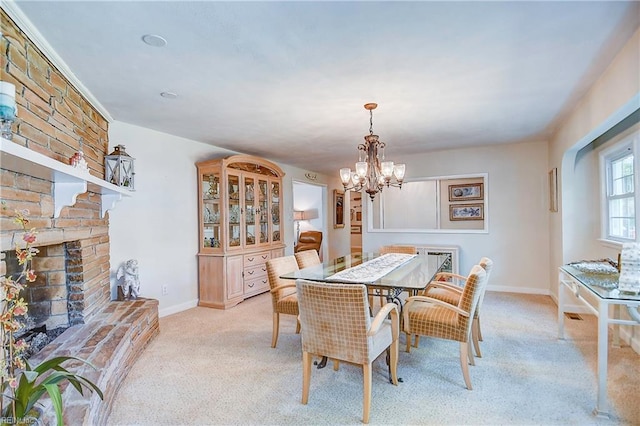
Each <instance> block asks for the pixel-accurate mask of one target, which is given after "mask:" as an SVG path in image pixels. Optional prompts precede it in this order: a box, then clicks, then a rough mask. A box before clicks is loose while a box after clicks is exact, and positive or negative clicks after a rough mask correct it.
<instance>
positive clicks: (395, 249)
mask: <svg viewBox="0 0 640 426" xmlns="http://www.w3.org/2000/svg"><path fill="white" fill-rule="evenodd" d="M378 252H379V253H380V254H387V253H402V254H416V253H418V249H417V247H416V246H409V245H387V246H382V247H380V249H379V250H378ZM370 290H374V291H375V292H376V293H377V294H378V298H379V299H380V306H382V305H384V304H385V302H386V300H387V299H386V296H385V293H384V292H385V290H384V289H381V288H373V287H371V286H370ZM373 296H374V295H373V294H371V293H370V294H369V304H370V305H372V306H373Z"/></svg>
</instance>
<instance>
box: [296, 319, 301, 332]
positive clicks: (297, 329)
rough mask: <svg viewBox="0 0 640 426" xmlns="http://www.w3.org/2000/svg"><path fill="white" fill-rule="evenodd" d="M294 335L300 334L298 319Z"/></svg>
mask: <svg viewBox="0 0 640 426" xmlns="http://www.w3.org/2000/svg"><path fill="white" fill-rule="evenodd" d="M296 334H300V318H298V319H296Z"/></svg>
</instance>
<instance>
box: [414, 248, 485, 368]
mask: <svg viewBox="0 0 640 426" xmlns="http://www.w3.org/2000/svg"><path fill="white" fill-rule="evenodd" d="M478 265H480V266H482V268H483V269H484V270H485V272H486V273H487V285H488V283H489V277H490V276H491V270H492V269H493V261H492V260H491V259H489V258H488V257H483V258H482V259H480V262H479V263H478ZM466 279H467V277H465V276H463V275H458V274H453V273H451V272H439V273H438V274H437V275H436V276H435V278H434V281H432V282H430V283H429V285H428V286H427V287H426V288H425V290H424V291H423V292H422V295H423V296H427V297H432V298H434V299H440V300H442V301H445V302H447V303H450V304H452V305H458V302H459V301H460V296H461V295H462V291H463V287H462V285H464V283H465V281H466ZM484 295H485V292H482V295H481V296H480V300H478V306H476V310H475V312H474V314H473V324H472V326H471V337H472V340H473V348H474V350H475V353H476V356H477V357H478V358H481V357H482V352H480V341H482V332H481V330H480V311H481V309H482V302H483V301H484ZM417 341H418V340H417V339H416V342H417ZM416 344H417V343H416Z"/></svg>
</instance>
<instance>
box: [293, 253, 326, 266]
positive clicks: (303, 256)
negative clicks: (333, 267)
mask: <svg viewBox="0 0 640 426" xmlns="http://www.w3.org/2000/svg"><path fill="white" fill-rule="evenodd" d="M294 256H295V257H296V261H297V262H298V268H300V269H304V268H308V267H310V266H315V265H320V264H321V263H322V261H320V256H319V255H318V252H317V251H315V250H304V251H299V252H297V253H296V254H295V255H294Z"/></svg>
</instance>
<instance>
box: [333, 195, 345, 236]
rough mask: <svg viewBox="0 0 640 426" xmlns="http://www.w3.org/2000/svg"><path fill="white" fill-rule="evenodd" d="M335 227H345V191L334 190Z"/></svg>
mask: <svg viewBox="0 0 640 426" xmlns="http://www.w3.org/2000/svg"><path fill="white" fill-rule="evenodd" d="M333 227H334V228H344V191H338V190H337V189H334V190H333Z"/></svg>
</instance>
